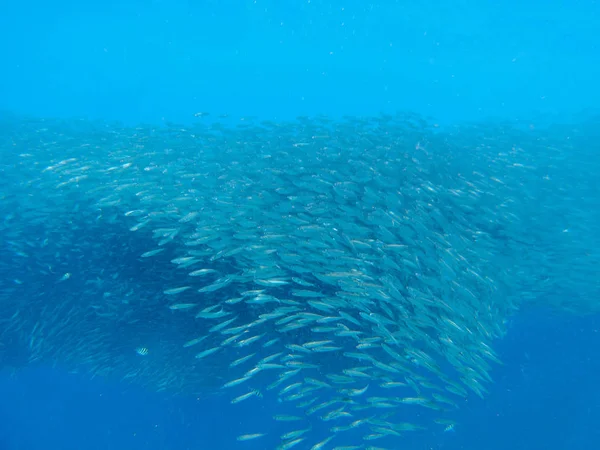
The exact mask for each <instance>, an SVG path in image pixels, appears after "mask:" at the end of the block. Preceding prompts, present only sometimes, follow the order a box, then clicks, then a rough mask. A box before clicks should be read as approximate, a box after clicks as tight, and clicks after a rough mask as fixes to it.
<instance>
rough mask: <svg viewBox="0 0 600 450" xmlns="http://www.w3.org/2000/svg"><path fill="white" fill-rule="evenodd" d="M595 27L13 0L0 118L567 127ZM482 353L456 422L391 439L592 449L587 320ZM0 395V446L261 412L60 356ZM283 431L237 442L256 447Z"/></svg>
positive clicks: (592, 364) (598, 71)
mask: <svg viewBox="0 0 600 450" xmlns="http://www.w3.org/2000/svg"><path fill="white" fill-rule="evenodd" d="M599 24H600V3H598V2H595V1H592V0H583V1H578V2H564V1H555V0H553V1H549V2H539V1H525V2H516V1H510V2H504V3H497V2H476V1H474V0H468V1H458V2H446V1H426V2H422V3H414V4H409V3H407V2H397V1H391V0H390V1H383V2H379V3H367V2H357V1H349V2H342V1H339V2H338V1H332V2H323V1H316V0H310V1H306V0H305V1H290V2H276V1H261V0H256V1H239V2H234V1H230V0H226V1H138V0H132V1H105V2H67V1H58V2H52V3H47V2H41V1H30V2H21V3H19V2H12V3H11V4H4V5H2V12H1V15H0V37H1V39H0V57H1V61H2V64H1V65H0V109H1V110H6V111H11V112H16V113H21V114H27V115H34V116H41V117H62V118H71V117H87V118H91V119H104V120H118V121H122V122H124V123H127V124H137V123H140V122H148V123H166V122H177V123H189V122H192V121H193V120H194V113H197V112H201V111H208V112H211V113H212V114H215V115H218V114H229V115H230V117H231V116H232V117H240V116H254V117H260V118H269V119H279V120H281V119H290V118H294V117H296V116H299V115H306V114H308V115H314V114H319V113H323V114H327V115H329V116H333V117H341V116H344V115H360V116H368V115H373V114H378V113H380V112H395V111H398V110H401V111H412V112H416V113H419V114H423V115H426V116H431V117H432V118H433V119H434V120H435V121H437V122H439V123H444V124H453V123H456V122H460V121H464V120H482V119H487V118H488V117H494V118H498V119H500V120H508V121H513V120H517V119H523V120H527V121H528V122H527V123H530V122H529V121H532V120H534V119H535V120H543V121H548V120H559V121H561V122H575V123H576V122H577V118H578V117H580V116H581V115H582V114H583V113H589V112H597V110H598V106H597V105H598V104H600V87H599V86H598V81H597V80H599V79H600V33H598V32H597V29H598V28H600V27H599ZM3 276H8V275H7V274H4V275H3ZM495 348H496V349H497V351H498V354H499V356H500V357H501V359H502V361H503V362H504V365H502V366H499V367H495V368H494V370H493V372H492V376H493V378H494V380H495V383H494V384H493V385H491V387H490V393H489V394H488V396H486V398H485V399H484V400H480V399H478V398H477V397H474V396H472V397H470V398H469V402H468V403H467V404H463V405H461V409H460V410H459V411H458V413H457V422H458V425H457V426H456V429H455V430H454V431H451V432H443V431H442V430H440V431H439V432H437V433H433V432H431V433H427V434H418V435H415V436H408V437H407V438H406V439H405V440H403V441H402V448H406V449H411V450H413V449H414V450H421V449H443V450H454V449H465V450H471V449H489V450H495V449H503V450H504V449H507V448H511V449H548V450H562V449H577V450H579V449H581V450H587V449H590V450H593V449H597V448H600V431H599V430H600V426H598V424H599V423H600V389H598V374H599V373H600V357H599V355H600V353H599V351H598V349H599V348H600V317H597V316H586V317H578V316H572V315H570V314H566V313H557V312H551V311H547V310H543V309H541V308H536V309H532V310H527V311H524V312H521V313H519V315H517V316H516V317H514V318H512V319H511V321H510V323H509V327H508V334H507V335H506V337H504V338H503V339H502V340H499V341H498V342H496V347H495ZM0 399H1V401H0V450H5V449H6V450H16V449H22V450H37V449H42V448H43V449H57V450H58V449H65V450H68V449H116V450H119V449H173V450H179V449H227V448H231V437H232V436H236V435H238V434H240V433H243V432H246V431H247V430H250V431H253V430H254V429H255V428H256V427H255V426H253V425H258V424H260V423H262V419H261V418H262V417H263V416H270V415H272V414H273V411H269V410H268V409H267V407H268V405H260V406H256V405H257V404H256V403H254V404H246V403H242V404H240V405H237V407H235V408H233V407H232V406H231V405H230V404H229V401H228V399H226V398H224V397H222V396H214V397H206V398H204V397H202V398H193V397H177V396H173V395H170V394H164V393H153V392H148V391H146V390H143V389H141V388H138V387H136V386H135V385H130V384H126V383H118V382H113V381H110V380H105V379H101V378H96V379H93V380H90V379H89V376H87V375H85V374H71V373H69V372H68V370H66V369H64V368H62V367H61V366H60V363H59V362H58V363H57V365H56V367H48V366H39V365H32V366H29V367H26V368H23V369H21V370H19V371H17V372H16V373H15V372H12V371H11V370H9V369H3V370H2V371H0ZM274 427H275V426H274ZM282 432H283V427H282V429H281V430H278V429H275V428H273V429H272V430H269V434H270V435H272V436H273V439H275V440H274V441H260V442H259V441H255V442H248V443H247V447H248V448H251V449H262V448H273V446H274V445H275V444H276V442H277V438H276V436H279V435H280V434H281V433H282ZM324 436H325V435H324ZM269 445H270V446H269Z"/></svg>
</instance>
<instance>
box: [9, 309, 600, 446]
mask: <svg viewBox="0 0 600 450" xmlns="http://www.w3.org/2000/svg"><path fill="white" fill-rule="evenodd" d="M598 348H600V317H586V318H567V317H557V316H556V315H549V314H541V313H539V312H535V313H531V314H526V315H523V316H522V317H520V318H518V319H515V320H514V321H513V322H512V323H511V325H510V332H509V334H508V335H507V336H506V337H505V338H504V339H503V340H502V341H500V342H498V344H497V349H498V352H499V354H500V356H501V357H502V359H503V361H504V365H503V366H501V367H498V368H496V369H495V370H494V371H493V377H494V380H495V384H494V385H493V389H492V390H491V392H490V394H489V396H488V397H487V398H486V399H485V400H479V399H471V400H470V403H469V404H464V405H462V409H461V410H460V411H458V413H457V416H456V417H457V420H458V422H459V425H458V426H457V428H456V431H455V432H453V433H438V434H437V435H435V434H431V433H429V434H428V433H423V434H420V435H419V437H417V438H411V442H410V444H406V446H403V447H402V448H411V449H443V450H459V449H481V448H485V449H489V450H505V449H508V448H510V449H536V450H544V449H548V450H553V449H578V450H579V449H581V450H584V449H590V450H591V449H596V448H600V427H598V426H597V424H598V422H599V421H600V390H599V389H598V373H600V358H598V352H597V349H598ZM0 396H1V397H0V398H2V402H1V403H0V424H1V428H0V429H1V430H2V432H1V433H0V448H2V449H3V450H4V449H6V450H17V449H19V450H21V449H23V450H29V449H42V448H44V449H64V450H70V449H82V448H85V449H92V450H95V449H98V450H100V449H130V450H134V449H150V450H153V449H157V450H158V449H177V450H180V449H181V450H184V449H205V448H214V449H226V448H231V442H232V439H231V436H232V435H237V434H239V433H240V432H243V430H245V429H254V428H255V425H258V424H260V423H261V420H262V419H261V417H265V416H267V415H270V414H273V413H274V411H268V410H267V409H266V408H265V406H264V404H261V405H260V406H259V407H258V408H259V409H258V410H257V409H256V405H257V404H258V403H254V404H252V405H251V404H250V403H247V404H244V403H242V404H240V405H236V406H237V407H231V406H230V405H229V404H228V402H227V401H226V400H225V399H224V398H219V397H214V398H174V397H171V396H166V395H164V394H155V393H149V392H145V391H141V390H139V389H137V388H135V387H131V386H128V385H123V384H113V383H107V382H106V381H103V380H98V379H97V380H89V378H88V377H84V376H81V375H73V374H66V373H64V372H61V371H60V370H52V369H49V368H29V369H26V370H24V371H23V372H21V373H19V374H17V375H16V376H13V377H11V376H9V374H8V373H2V374H1V376H0ZM282 429H283V427H282ZM270 431H271V432H273V433H275V432H276V431H277V430H274V429H271V430H270ZM278 434H281V433H278ZM248 444H249V445H248V448H253V449H259V448H265V447H263V446H262V445H260V444H258V443H255V444H252V443H248Z"/></svg>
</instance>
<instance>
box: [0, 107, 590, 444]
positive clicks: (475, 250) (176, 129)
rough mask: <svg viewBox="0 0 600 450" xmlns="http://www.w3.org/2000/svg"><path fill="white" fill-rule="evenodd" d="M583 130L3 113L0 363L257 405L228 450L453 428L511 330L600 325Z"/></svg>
mask: <svg viewBox="0 0 600 450" xmlns="http://www.w3.org/2000/svg"><path fill="white" fill-rule="evenodd" d="M596 130H600V126H599V124H598V121H595V122H593V121H592V123H590V124H588V125H581V126H579V127H577V128H576V127H567V126H558V125H555V126H548V127H545V128H543V129H539V130H538V129H531V128H528V127H519V126H513V125H509V124H492V123H491V124H479V125H475V124H473V125H464V126H461V127H454V128H449V129H438V128H436V127H434V126H431V125H430V124H429V123H428V122H427V121H425V120H423V119H421V118H419V117H416V116H412V115H397V116H384V115H382V116H379V117H372V118H360V119H359V118H345V119H343V120H333V119H329V118H326V117H315V118H304V117H301V118H298V119H297V120H296V121H292V122H281V123H279V122H259V121H256V120H243V121H240V124H239V125H237V126H229V125H220V124H219V123H218V121H213V122H199V123H197V124H195V125H190V126H180V125H175V124H168V125H167V126H161V127H153V126H140V127H137V128H131V127H129V128H128V127H124V126H121V125H118V124H111V123H100V122H92V121H85V120H71V121H60V120H50V119H35V118H25V117H19V116H12V115H8V114H4V115H3V116H2V117H1V118H0V155H1V158H2V159H1V161H0V201H1V204H0V240H1V243H0V245H1V246H2V259H1V261H0V272H1V273H2V275H3V276H2V277H1V279H0V366H13V367H20V366H24V365H27V364H32V363H35V362H42V363H52V364H56V365H59V366H63V367H67V368H69V369H70V370H79V371H84V372H88V373H91V374H92V375H94V376H103V377H108V378H111V377H112V378H117V379H127V380H130V381H131V382H134V383H138V384H140V385H142V386H146V387H147V388H149V389H152V390H157V391H169V392H173V393H177V394H183V395H188V394H210V393H219V394H223V395H226V396H228V397H227V398H228V399H229V400H228V401H230V402H231V403H232V404H238V403H241V402H255V401H264V402H268V401H274V400H275V401H276V402H278V405H280V407H281V411H282V413H281V414H277V415H275V416H274V417H272V418H271V417H269V418H265V421H264V422H265V425H264V427H263V429H258V430H254V429H250V430H247V433H246V434H241V435H239V436H238V437H237V441H236V439H235V438H234V441H236V442H238V445H239V446H240V447H243V446H244V445H246V444H244V442H246V441H253V442H254V441H255V440H257V442H258V440H261V439H265V435H266V434H267V430H268V429H269V424H268V422H269V421H270V420H273V421H275V422H289V424H290V430H289V432H286V433H285V434H283V435H281V436H280V437H279V438H278V443H277V445H276V446H275V448H277V449H280V450H287V449H291V448H297V449H300V448H305V449H312V450H317V449H338V450H340V449H350V448H356V449H358V448H361V449H376V448H398V445H397V444H396V442H397V440H398V439H402V438H401V436H403V435H406V434H407V433H411V432H413V433H414V432H419V430H423V429H426V428H428V427H429V426H430V425H431V426H433V427H438V429H441V430H451V429H453V427H454V421H453V411H454V410H455V409H456V408H458V407H460V405H461V404H462V403H463V402H464V401H465V399H467V398H468V397H469V396H471V395H477V396H481V397H482V396H484V395H485V393H486V392H487V391H488V390H489V389H490V386H491V382H492V375H491V372H492V371H493V367H494V365H495V364H497V363H500V360H499V357H498V356H497V355H496V353H495V351H494V341H495V340H496V339H498V338H501V337H502V336H503V335H504V334H505V333H506V323H507V321H508V320H509V319H510V318H511V317H512V316H513V315H514V314H516V313H517V312H518V311H519V310H521V309H522V308H527V307H539V306H540V305H542V306H543V305H546V306H550V307H553V308H557V309H558V310H567V311H572V312H575V313H585V312H595V311H598V309H600V308H599V302H598V298H600V297H599V294H600V277H598V276H597V267H598V263H599V262H600V241H599V237H598V236H600V200H599V199H600V192H599V187H598V186H599V185H600V184H598V183H597V182H596V176H597V174H598V173H599V169H600V167H599V164H598V162H597V161H598V158H597V157H596V158H595V157H594V155H595V152H596V151H597V150H598V148H597V147H598V142H600V138H598V137H597V134H598V132H597V131H596ZM594 146H595V148H594ZM232 407H235V406H232ZM290 411H293V412H294V413H293V414H290V413H289V412H290ZM421 414H422V415H423V416H421ZM417 415H419V417H421V418H420V419H416V417H417ZM411 417H414V418H415V419H414V420H408V419H410V418H411ZM422 417H427V418H431V420H432V423H431V424H429V423H425V422H424V421H423V419H422ZM407 418H408V419H407ZM318 426H320V427H325V429H326V430H327V436H326V437H323V436H319V437H318V438H317V437H316V435H313V432H312V430H313V428H314V427H318ZM350 432H351V433H352V436H356V433H358V432H359V433H360V436H361V437H360V442H356V439H355V438H354V437H353V438H352V440H348V439H347V438H346V436H349V435H350V434H349V433H350ZM372 441H377V442H378V443H379V442H380V443H381V445H382V447H375V446H373V444H374V442H372ZM232 445H234V444H233V443H232ZM261 448H262V447H261Z"/></svg>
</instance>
